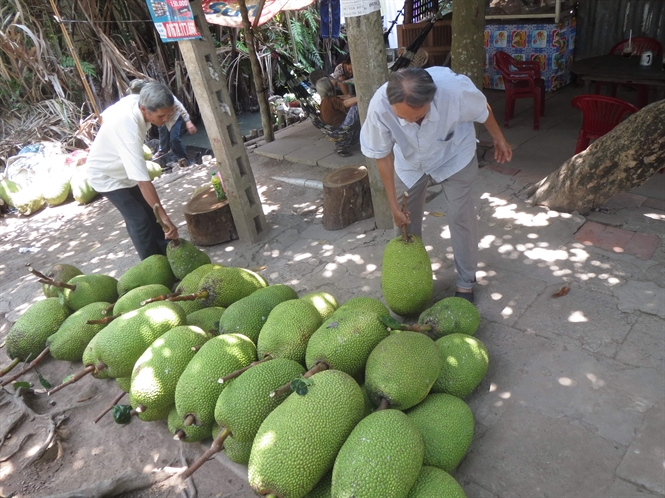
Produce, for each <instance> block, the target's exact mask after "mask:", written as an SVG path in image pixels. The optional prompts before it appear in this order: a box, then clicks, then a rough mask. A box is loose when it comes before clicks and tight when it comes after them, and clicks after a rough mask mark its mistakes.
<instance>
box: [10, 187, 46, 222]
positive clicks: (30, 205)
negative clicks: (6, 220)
mask: <svg viewBox="0 0 665 498" xmlns="http://www.w3.org/2000/svg"><path fill="white" fill-rule="evenodd" d="M35 189H36V186H34V185H31V186H30V187H26V188H24V189H21V190H19V191H18V192H16V193H15V194H12V195H11V196H12V202H13V203H14V207H15V208H16V209H18V212H19V213H21V214H22V215H24V216H30V215H31V214H33V213H36V212H37V211H39V210H40V209H41V208H43V207H44V206H45V205H46V200H45V199H44V196H43V195H42V193H41V192H37V191H36V190H35Z"/></svg>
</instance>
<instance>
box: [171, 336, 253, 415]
mask: <svg viewBox="0 0 665 498" xmlns="http://www.w3.org/2000/svg"><path fill="white" fill-rule="evenodd" d="M255 360H256V347H255V346H254V343H253V342H252V341H250V340H249V339H248V338H247V337H245V336H243V335H240V334H223V335H218V336H216V337H213V338H212V339H210V340H209V341H208V342H206V343H205V344H204V345H203V346H202V347H201V349H199V351H198V353H196V355H195V356H194V358H192V359H191V360H190V362H189V364H188V365H187V368H185V370H184V371H183V373H182V375H180V379H178V384H177V385H176V389H175V405H176V408H177V409H178V413H179V414H180V417H181V418H182V419H183V420H184V419H185V418H186V417H187V416H188V415H194V417H195V419H196V420H195V422H194V424H195V425H199V426H207V427H212V424H213V423H214V422H215V405H216V404H217V399H218V398H219V395H220V394H221V393H222V391H223V390H224V389H225V388H227V387H228V386H230V385H231V384H232V383H233V382H234V380H235V379H234V380H231V381H229V382H224V383H222V384H220V383H219V379H220V378H222V377H224V376H225V375H228V374H230V373H231V372H235V371H236V370H239V369H241V368H244V367H246V366H247V365H249V364H250V363H252V362H253V361H255Z"/></svg>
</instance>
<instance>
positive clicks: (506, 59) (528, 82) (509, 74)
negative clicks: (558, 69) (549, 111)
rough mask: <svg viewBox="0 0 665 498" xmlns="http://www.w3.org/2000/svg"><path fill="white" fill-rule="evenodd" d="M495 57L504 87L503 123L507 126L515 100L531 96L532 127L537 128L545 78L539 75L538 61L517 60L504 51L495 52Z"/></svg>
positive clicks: (511, 116)
mask: <svg viewBox="0 0 665 498" xmlns="http://www.w3.org/2000/svg"><path fill="white" fill-rule="evenodd" d="M495 57H496V66H497V68H498V69H499V72H500V73H501V75H502V76H503V84H504V87H505V88H506V112H505V114H504V120H503V125H504V126H505V127H506V128H508V124H509V122H510V120H511V119H512V118H513V116H514V114H515V100H517V99H521V98H533V129H534V130H537V129H538V128H540V117H541V116H544V115H545V80H543V79H542V78H541V77H540V63H539V62H538V61H518V60H515V59H513V58H512V57H511V56H510V55H508V54H507V53H505V52H497V53H496V55H495Z"/></svg>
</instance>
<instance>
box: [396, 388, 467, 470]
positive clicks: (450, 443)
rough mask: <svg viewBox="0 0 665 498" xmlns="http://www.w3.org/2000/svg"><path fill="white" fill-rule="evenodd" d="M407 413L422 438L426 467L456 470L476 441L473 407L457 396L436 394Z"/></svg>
mask: <svg viewBox="0 0 665 498" xmlns="http://www.w3.org/2000/svg"><path fill="white" fill-rule="evenodd" d="M406 414H407V415H408V416H409V418H410V419H411V420H412V421H413V422H414V423H415V424H416V427H418V430H419V431H420V433H421V434H422V436H423V441H424V442H425V458H424V460H423V465H431V466H433V467H438V468H440V469H442V470H445V471H446V472H452V471H453V470H455V469H456V468H457V466H458V465H459V464H460V462H461V461H462V459H463V458H464V455H466V452H467V450H468V449H469V446H470V445H471V441H472V440H473V424H474V423H473V413H472V412H471V408H469V406H468V405H467V404H466V403H465V402H464V401H462V400H461V399H459V398H458V397H457V396H453V395H452V394H444V393H435V394H430V395H429V396H427V398H425V400H424V401H423V402H422V403H420V404H419V405H418V406H415V407H413V408H412V409H410V410H409V411H407V412H406Z"/></svg>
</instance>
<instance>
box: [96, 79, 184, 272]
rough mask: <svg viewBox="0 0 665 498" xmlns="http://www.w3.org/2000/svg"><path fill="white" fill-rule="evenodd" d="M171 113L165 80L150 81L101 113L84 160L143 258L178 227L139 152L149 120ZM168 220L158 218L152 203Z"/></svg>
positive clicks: (159, 249)
mask: <svg viewBox="0 0 665 498" xmlns="http://www.w3.org/2000/svg"><path fill="white" fill-rule="evenodd" d="M172 114H173V94H172V93H171V90H169V88H168V87H167V86H166V85H163V84H161V83H148V84H146V85H145V86H144V87H143V88H142V89H141V93H140V94H138V95H129V96H127V97H124V98H122V99H120V100H119V101H118V102H116V103H115V104H113V105H112V106H110V107H109V108H107V109H106V110H105V111H104V112H103V113H102V126H101V128H100V129H99V132H98V133H97V136H96V137H95V141H94V142H93V144H92V146H91V147H90V154H89V155H88V159H87V161H86V165H87V169H88V179H89V181H90V185H91V186H92V188H94V189H95V190H96V191H97V192H99V193H100V194H102V195H103V196H105V197H106V198H107V199H108V200H109V201H111V203H112V204H113V205H114V206H115V207H116V208H117V209H118V211H120V213H121V214H122V217H123V218H124V219H125V226H126V227H127V232H128V233H129V237H130V238H131V239H132V243H133V244H134V247H135V248H136V251H137V252H138V254H139V257H140V258H141V259H142V260H143V259H145V258H147V257H148V256H152V255H153V254H165V253H166V245H167V244H168V240H166V239H177V238H178V229H177V228H176V226H175V225H174V224H173V222H172V221H171V219H170V218H169V217H168V215H167V214H166V211H164V208H163V207H162V204H161V202H160V200H159V196H158V195H157V191H156V190H155V186H154V185H153V184H152V181H150V174H149V173H148V168H147V167H146V164H145V159H144V158H143V142H144V138H145V134H146V132H147V131H148V128H150V125H151V124H154V125H155V126H161V125H163V124H164V123H166V121H167V120H168V119H169V118H170V116H171V115H172ZM155 204H157V205H158V212H159V215H160V217H161V219H162V221H163V223H164V224H165V225H166V227H167V229H168V231H166V233H165V232H164V231H163V230H162V228H161V227H160V225H159V224H158V223H157V220H156V218H155V215H154V214H153V208H152V206H154V205H155Z"/></svg>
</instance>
